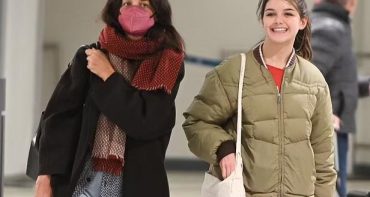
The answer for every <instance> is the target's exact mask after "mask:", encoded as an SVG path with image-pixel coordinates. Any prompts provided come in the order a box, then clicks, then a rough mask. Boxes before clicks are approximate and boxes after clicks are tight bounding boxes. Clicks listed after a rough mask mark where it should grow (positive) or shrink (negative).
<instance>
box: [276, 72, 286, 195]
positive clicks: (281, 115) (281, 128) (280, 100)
mask: <svg viewBox="0 0 370 197" xmlns="http://www.w3.org/2000/svg"><path fill="white" fill-rule="evenodd" d="M285 70H286V69H284V73H283V77H282V82H281V90H280V91H279V87H277V86H276V88H277V92H278V95H277V97H278V99H277V100H278V101H277V102H278V108H279V137H280V161H279V162H280V196H281V197H283V196H284V190H283V181H284V165H283V163H284V162H283V161H284V152H285V150H284V111H283V109H284V106H283V95H282V94H283V90H284V78H285Z"/></svg>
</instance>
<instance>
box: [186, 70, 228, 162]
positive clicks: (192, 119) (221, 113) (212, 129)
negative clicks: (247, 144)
mask: <svg viewBox="0 0 370 197" xmlns="http://www.w3.org/2000/svg"><path fill="white" fill-rule="evenodd" d="M233 113H234V111H233V109H232V107H231V104H230V101H229V98H228V96H227V94H226V92H225V89H224V87H223V84H222V82H221V81H220V78H219V75H218V73H217V70H216V69H214V70H213V71H211V72H210V73H208V74H207V76H206V79H205V82H204V84H203V87H202V88H201V90H200V92H199V94H198V95H197V96H196V97H195V98H194V100H193V102H192V103H191V105H190V107H189V108H188V110H187V111H186V112H185V113H184V117H185V119H186V120H185V122H184V123H183V125H182V126H183V129H184V131H185V134H186V137H187V139H188V146H189V148H190V150H191V151H192V152H193V153H194V154H195V155H196V156H198V157H199V158H200V159H202V160H204V161H206V162H208V163H211V164H216V163H217V155H216V152H217V150H218V148H219V146H220V145H221V144H222V143H223V142H226V141H230V140H233V138H232V136H231V135H229V134H228V133H227V132H226V131H225V130H224V129H223V128H222V126H221V125H223V124H224V123H225V122H226V121H227V119H228V118H229V117H231V116H232V115H233Z"/></svg>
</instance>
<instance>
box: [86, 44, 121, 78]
mask: <svg viewBox="0 0 370 197" xmlns="http://www.w3.org/2000/svg"><path fill="white" fill-rule="evenodd" d="M85 53H86V55H87V68H88V69H89V70H90V71H91V72H92V73H94V74H96V75H97V76H98V77H100V78H101V79H102V80H104V81H105V80H107V79H108V77H109V76H111V75H112V74H113V73H114V69H113V67H112V65H111V63H110V62H109V60H108V58H107V56H106V55H105V54H104V53H103V52H102V51H100V50H98V49H87V50H86V51H85Z"/></svg>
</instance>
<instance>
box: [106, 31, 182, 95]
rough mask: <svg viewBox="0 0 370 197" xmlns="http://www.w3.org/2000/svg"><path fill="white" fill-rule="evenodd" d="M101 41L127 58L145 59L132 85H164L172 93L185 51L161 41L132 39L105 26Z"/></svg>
mask: <svg viewBox="0 0 370 197" xmlns="http://www.w3.org/2000/svg"><path fill="white" fill-rule="evenodd" d="M99 42H100V44H101V46H102V48H103V49H106V50H108V52H109V53H112V54H114V55H116V56H119V57H121V58H123V59H130V60H142V63H141V64H140V66H139V70H138V71H137V72H136V74H135V76H134V79H133V80H132V82H131V85H132V86H134V87H136V88H137V89H140V90H157V89H164V90H165V91H166V92H167V93H168V94H170V93H171V90H172V88H173V86H174V85H175V83H176V79H177V75H178V74H179V70H180V68H181V65H182V63H183V61H184V53H183V52H176V51H174V50H172V49H164V50H163V49H162V48H161V47H162V45H161V42H160V41H147V40H129V39H126V38H124V37H122V36H120V35H117V34H116V33H115V30H114V29H113V28H111V27H105V28H104V29H103V31H102V32H101V34H100V37H99Z"/></svg>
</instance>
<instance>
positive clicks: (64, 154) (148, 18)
mask: <svg viewBox="0 0 370 197" xmlns="http://www.w3.org/2000/svg"><path fill="white" fill-rule="evenodd" d="M102 18H103V21H104V22H105V23H106V27H104V29H103V30H102V32H101V34H100V36H99V42H98V43H97V44H92V45H89V46H82V47H81V48H80V49H78V51H77V52H76V55H75V57H74V58H73V60H72V61H71V63H70V64H69V66H68V69H67V70H66V71H65V73H64V74H63V75H62V77H61V79H60V81H59V83H58V85H57V87H56V89H55V90H54V93H53V95H52V97H51V99H50V101H49V103H48V105H47V107H46V110H45V112H44V118H43V120H42V122H41V127H42V131H41V137H40V142H39V143H40V148H39V151H40V159H39V163H40V167H39V176H38V178H37V181H36V191H35V192H36V196H37V197H44V196H45V197H51V196H53V197H67V196H73V197H87V196H88V197H93V196H99V197H100V196H102V197H105V196H107V197H114V196H124V197H144V196H158V197H159V196H160V197H166V196H169V189H168V182H167V177H166V172H165V168H164V158H165V153H166V149H167V146H168V142H169V139H170V135H171V131H172V128H173V126H174V124H175V97H176V95H177V91H178V88H179V84H180V81H181V80H182V78H183V76H184V65H183V59H184V50H183V41H182V38H181V37H180V35H179V34H178V32H177V31H176V29H175V28H174V27H173V26H172V21H171V8H170V5H169V2H168V1H167V0H108V1H107V3H106V5H105V7H104V9H103V12H102Z"/></svg>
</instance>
